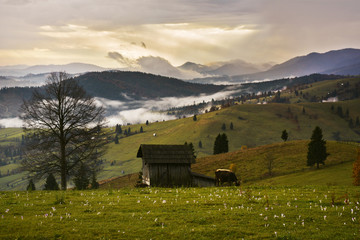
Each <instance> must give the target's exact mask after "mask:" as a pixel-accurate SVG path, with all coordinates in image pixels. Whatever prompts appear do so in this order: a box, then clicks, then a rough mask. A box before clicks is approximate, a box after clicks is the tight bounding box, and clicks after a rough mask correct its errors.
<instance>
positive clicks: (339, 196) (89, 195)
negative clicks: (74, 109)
mask: <svg viewBox="0 0 360 240" xmlns="http://www.w3.org/2000/svg"><path fill="white" fill-rule="evenodd" d="M359 201H360V192H359V189H358V188H356V187H346V188H344V187H319V186H307V187H246V188H243V189H242V188H232V187H231V188H229V187H226V188H177V189H167V188H161V189H159V188H151V189H122V190H116V191H113V190H97V191H67V192H47V191H34V192H0V229H1V231H0V238H1V239H164V238H168V239H242V238H244V239H359V234H360V232H359V217H358V215H359V213H360V212H359V207H360V205H359Z"/></svg>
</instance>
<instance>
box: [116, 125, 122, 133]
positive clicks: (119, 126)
mask: <svg viewBox="0 0 360 240" xmlns="http://www.w3.org/2000/svg"><path fill="white" fill-rule="evenodd" d="M115 132H116V133H117V134H121V133H122V129H121V125H120V124H116V128H115Z"/></svg>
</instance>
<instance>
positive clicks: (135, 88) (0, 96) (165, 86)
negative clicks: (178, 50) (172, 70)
mask: <svg viewBox="0 0 360 240" xmlns="http://www.w3.org/2000/svg"><path fill="white" fill-rule="evenodd" d="M43 77H44V79H45V78H46V76H45V75H44V76H43ZM75 79H76V80H77V81H79V84H80V85H82V86H83V87H84V89H85V90H86V92H87V93H88V94H90V95H92V96H94V97H100V98H105V99H111V100H119V101H127V102H129V101H131V100H139V99H141V100H146V99H158V98H162V97H183V96H198V95H201V94H212V93H216V92H219V91H221V90H223V89H224V88H225V86H219V85H210V84H194V83H189V82H184V81H182V80H178V79H175V78H168V77H163V76H158V75H152V74H147V73H141V72H121V71H105V72H90V73H86V74H84V75H80V76H78V77H75ZM0 80H1V79H0ZM34 89H41V87H39V88H35V87H31V88H29V87H15V88H3V89H0V118H9V117H16V116H18V115H19V112H18V110H19V108H20V106H21V104H22V100H23V99H28V98H30V96H31V94H32V91H34Z"/></svg>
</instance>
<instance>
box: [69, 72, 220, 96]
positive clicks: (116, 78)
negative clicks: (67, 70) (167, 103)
mask: <svg viewBox="0 0 360 240" xmlns="http://www.w3.org/2000/svg"><path fill="white" fill-rule="evenodd" d="M76 79H77V80H78V81H79V83H80V84H81V85H82V86H83V87H84V88H85V90H86V91H87V92H88V93H89V94H91V95H93V96H96V97H102V98H107V99H112V100H129V99H144V98H148V99H156V98H161V97H183V96H194V95H199V94H212V93H215V92H218V91H221V90H223V89H224V88H225V86H218V85H209V84H207V85H204V84H193V83H189V82H185V81H182V80H178V79H175V78H169V77H163V76H159V75H153V74H148V73H141V72H122V71H105V72H90V73H86V74H83V75H81V76H78V77H76Z"/></svg>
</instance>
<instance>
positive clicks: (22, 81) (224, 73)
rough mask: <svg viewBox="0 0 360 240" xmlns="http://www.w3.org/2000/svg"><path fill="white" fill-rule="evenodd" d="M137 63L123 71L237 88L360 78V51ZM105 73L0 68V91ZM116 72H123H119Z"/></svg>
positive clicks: (69, 67) (74, 67) (91, 68)
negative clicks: (51, 78) (267, 59)
mask: <svg viewBox="0 0 360 240" xmlns="http://www.w3.org/2000/svg"><path fill="white" fill-rule="evenodd" d="M136 62H137V67H136V68H123V69H121V70H127V71H137V72H146V73H151V74H155V75H162V76H166V77H173V78H177V79H183V80H186V81H191V82H196V83H215V84H221V83H228V84H235V83H241V82H249V81H250V82H251V81H264V80H273V79H281V78H288V77H299V76H304V75H309V74H313V73H321V74H336V75H359V74H360V49H352V48H347V49H341V50H333V51H329V52H325V53H316V52H313V53H310V54H308V55H305V56H298V57H294V58H292V59H290V60H288V61H285V62H283V63H280V64H276V65H274V64H272V63H264V64H253V63H249V62H246V61H243V60H239V59H237V60H230V61H223V62H213V63H209V64H198V63H194V62H186V63H184V64H183V65H181V66H178V67H176V66H173V65H172V64H171V63H170V62H169V61H167V60H166V59H164V58H161V57H153V56H147V57H141V58H139V59H137V61H136ZM106 70H114V69H107V68H103V67H99V66H96V65H93V64H85V63H70V64H66V65H36V66H25V65H16V66H3V67H1V66H0V76H2V78H1V79H0V88H1V87H13V86H39V85H42V84H44V83H45V79H46V74H48V73H49V72H54V71H66V72H67V73H69V74H73V75H79V74H84V73H86V72H102V71H106ZM115 70H120V68H119V69H115Z"/></svg>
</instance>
